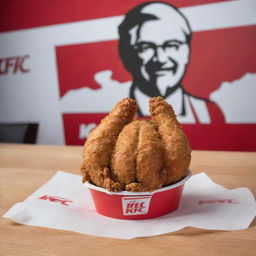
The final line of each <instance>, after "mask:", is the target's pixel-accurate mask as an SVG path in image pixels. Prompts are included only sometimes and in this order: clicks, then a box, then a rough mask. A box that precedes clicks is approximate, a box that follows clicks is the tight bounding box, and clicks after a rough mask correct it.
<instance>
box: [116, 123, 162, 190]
mask: <svg viewBox="0 0 256 256" xmlns="http://www.w3.org/2000/svg"><path fill="white" fill-rule="evenodd" d="M163 154H164V151H163V147H162V142H161V138H160V136H159V134H158V133H157V130H156V127H155V125H154V123H153V122H151V121H146V120H137V121H133V122H132V123H129V124H128V125H126V126H125V127H124V128H123V130H122V131H121V133H120V134H119V136H118V139H117V142H116V147H115V150H114V153H113V156H112V161H111V170H112V173H113V176H114V179H115V180H118V181H119V182H120V183H121V184H122V188H123V189H126V190H127V191H133V192H142V191H153V190H155V189H158V188H160V187H162V185H163V184H164V182H165V180H166V176H167V171H166V169H165V168H164V167H165V166H164V159H163Z"/></svg>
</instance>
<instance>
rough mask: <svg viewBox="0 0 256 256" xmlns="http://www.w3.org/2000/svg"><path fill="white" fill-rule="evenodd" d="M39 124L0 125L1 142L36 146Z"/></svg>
mask: <svg viewBox="0 0 256 256" xmlns="http://www.w3.org/2000/svg"><path fill="white" fill-rule="evenodd" d="M38 126H39V124H38V123H0V142H9V143H29V144H35V143H36V139H37V131H38Z"/></svg>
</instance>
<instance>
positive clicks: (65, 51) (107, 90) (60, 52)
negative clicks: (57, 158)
mask: <svg viewBox="0 0 256 256" xmlns="http://www.w3.org/2000/svg"><path fill="white" fill-rule="evenodd" d="M198 8H199V7H198ZM192 11H194V12H196V9H193V10H191V12H192ZM191 16H192V15H191ZM194 22H195V20H194ZM203 22H204V21H203V19H202V20H201V21H200V23H203ZM213 23H214V22H213ZM215 26H216V27H215V29H213V28H212V27H214V25H211V24H210V25H208V27H209V29H208V30H207V28H206V29H203V28H202V29H197V31H193V32H192V30H193V29H191V28H193V24H191V22H190V21H189V18H187V17H186V15H184V14H183V13H182V10H180V9H177V8H176V7H174V6H173V5H171V4H169V3H164V2H148V3H142V4H140V5H138V6H136V7H134V8H132V9H131V10H130V11H128V12H127V13H126V15H125V16H124V17H123V18H122V20H121V22H120V23H119V24H118V26H117V28H116V29H117V30H118V32H119V38H118V40H109V41H104V42H103V41H102V42H94V43H91V42H88V43H84V44H79V45H68V46H57V47H56V53H57V62H58V72H59V83H60V96H61V105H62V112H63V120H64V126H65V130H66V132H65V134H66V142H67V143H68V144H77V143H80V144H81V143H83V140H84V139H85V137H86V134H87V133H89V129H88V127H95V125H96V123H98V122H99V121H100V118H102V117H103V116H105V115H106V114H107V113H108V112H109V111H110V110H111V108H112V107H113V106H114V105H115V103H116V102H117V101H119V100H120V99H121V98H124V97H131V98H134V99H136V101H137V104H138V107H139V108H138V114H139V115H140V116H148V115H149V113H148V100H149V98H150V97H155V96H162V97H163V98H165V100H166V101H168V102H169V103H170V104H172V106H173V108H174V110H175V113H176V115H177V118H178V120H179V121H180V122H181V123H182V124H183V127H184V129H185V131H186V132H187V134H188V137H189V139H190V141H191V142H192V146H194V148H196V147H197V146H198V148H201V149H203V148H204V149H224V148H225V147H224V148H221V145H220V144H223V143H220V144H219V145H218V143H217V144H216V139H215V136H216V135H218V134H217V133H216V129H217V128H218V129H221V130H222V134H223V136H224V134H225V133H229V134H230V131H231V130H232V129H234V130H233V132H234V133H237V132H241V133H243V132H242V129H244V127H243V128H242V127H240V126H234V127H233V128H232V127H231V128H232V129H231V128H230V126H228V125H227V124H241V123H255V122H256V114H255V111H254V109H255V100H254V97H255V95H256V87H255V85H254V84H255V81H256V75H255V71H256V68H255V67H256V61H255V59H256V58H253V57H252V56H253V54H254V55H255V47H253V42H255V41H256V39H255V36H253V34H255V26H243V27H239V26H234V27H232V26H230V25H229V27H227V28H225V29H224V28H220V29H219V28H218V25H215ZM194 27H196V25H194ZM206 27H207V25H206ZM81 33H82V31H81ZM241 44H242V45H243V46H244V47H241ZM239 47H240V48H239ZM75 56H76V57H75ZM237 58H239V60H238V59H237ZM92 115H93V117H92ZM90 116H91V117H92V118H93V121H92V120H91V118H90ZM97 116H98V118H97ZM71 120H73V124H72V125H70V124H71ZM217 124H218V125H220V124H221V126H218V127H217V126H216V125H217ZM192 125H193V126H192ZM205 125H208V126H205ZM70 127H73V128H72V129H71V128H70ZM82 127H83V131H87V133H86V134H85V133H84V132H81V129H82ZM248 127H249V126H248ZM206 128H207V129H208V130H205V129H206ZM229 129H231V130H229ZM248 129H249V130H250V129H252V128H251V127H249V128H248ZM195 131H196V135H197V136H195ZM205 132H206V134H208V137H209V136H210V137H212V138H211V139H209V138H208V137H207V136H206V134H205ZM199 133H200V136H201V137H200V138H199V137H198V135H199ZM231 133H232V132H231ZM68 134H73V135H68ZM74 134H76V135H75V136H76V137H77V138H78V139H75V138H74V137H72V136H74ZM77 134H84V135H85V136H84V137H83V138H82V136H80V138H79V136H78V135H77ZM70 136H71V137H70ZM204 136H205V137H204ZM224 137H225V136H224ZM198 138H199V139H200V140H199V139H198ZM205 139H207V141H206V142H203V141H205ZM199 141H201V142H199ZM230 141H232V138H230ZM230 141H227V142H226V145H227V147H226V149H230V148H229V146H228V144H230ZM248 141H249V137H248ZM205 143H206V144H205ZM193 144H194V145H193ZM195 145H197V146H196V147H195ZM205 145H208V146H205ZM209 145H211V146H209ZM231 148H232V147H231Z"/></svg>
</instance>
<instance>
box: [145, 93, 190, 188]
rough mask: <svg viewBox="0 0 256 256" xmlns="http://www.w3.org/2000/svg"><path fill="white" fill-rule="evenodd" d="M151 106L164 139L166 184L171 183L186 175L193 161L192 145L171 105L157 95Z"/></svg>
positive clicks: (151, 112) (150, 103)
mask: <svg viewBox="0 0 256 256" xmlns="http://www.w3.org/2000/svg"><path fill="white" fill-rule="evenodd" d="M149 107H150V114H151V116H152V118H153V120H154V121H155V123H156V124H157V126H158V132H159V134H160V136H161V138H162V141H163V146H164V149H165V158H166V165H167V180H166V182H165V185H169V184H172V183H175V182H177V181H179V180H180V179H182V178H183V177H185V175H186V172H187V170H188V168H189V164H190V161H191V147H190V145H189V142H188V140H187V137H186V136H185V134H184V132H183V130H182V128H181V125H180V124H179V122H178V121H177V119H176V116H175V114H174V111H173V108H172V106H171V105H169V104H168V103H167V102H166V101H165V100H164V99H163V98H161V97H155V98H152V99H150V101H149Z"/></svg>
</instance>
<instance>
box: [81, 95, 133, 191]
mask: <svg viewBox="0 0 256 256" xmlns="http://www.w3.org/2000/svg"><path fill="white" fill-rule="evenodd" d="M136 110H137V106H136V102H135V101H134V100H133V99H128V98H125V99H123V100H121V101H120V102H119V103H118V104H117V105H116V106H115V107H114V108H113V109H112V111H111V112H110V114H109V115H108V116H106V117H105V118H104V119H103V120H102V121H101V122H100V124H99V125H98V126H97V127H96V128H95V129H94V130H93V131H92V132H91V133H90V134H89V136H88V138H87V140H86V142H85V145H84V150H83V163H82V166H81V172H82V174H83V182H85V181H86V180H88V181H89V182H92V183H93V184H95V185H97V186H100V187H104V188H106V189H109V190H113V191H120V190H121V185H120V184H119V183H117V182H114V181H113V180H112V178H111V173H110V171H106V170H107V169H105V168H109V166H110V157H111V155H112V152H113V150H114V146H115V143H116V140H117V137H118V135H119V133H120V132H121V130H122V129H123V127H124V126H125V125H126V124H127V123H129V122H131V121H132V120H133V118H134V115H135V113H136ZM104 169H105V171H104Z"/></svg>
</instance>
